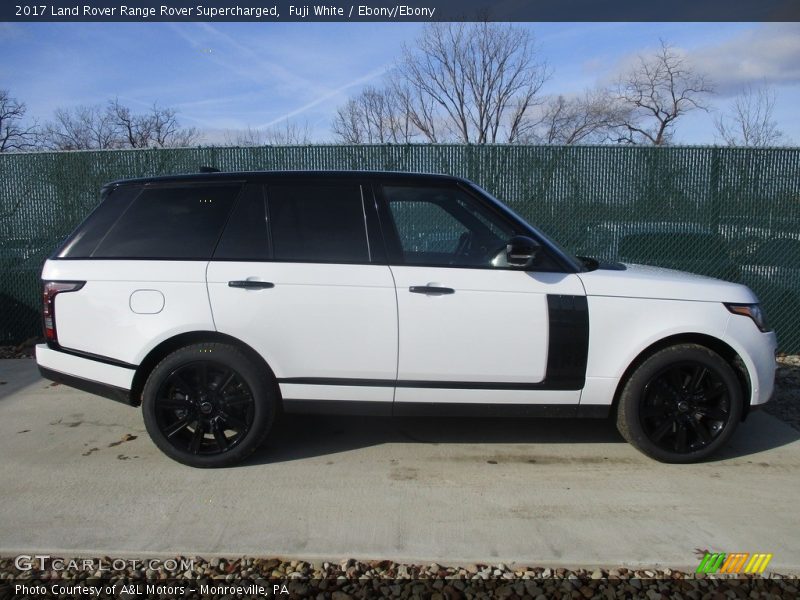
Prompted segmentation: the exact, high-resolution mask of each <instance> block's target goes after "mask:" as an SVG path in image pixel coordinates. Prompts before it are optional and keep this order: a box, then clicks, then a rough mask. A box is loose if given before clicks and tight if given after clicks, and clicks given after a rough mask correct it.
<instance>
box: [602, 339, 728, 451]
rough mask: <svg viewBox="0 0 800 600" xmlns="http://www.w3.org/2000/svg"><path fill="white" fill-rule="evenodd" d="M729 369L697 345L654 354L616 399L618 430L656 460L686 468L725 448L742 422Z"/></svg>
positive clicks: (684, 345)
mask: <svg viewBox="0 0 800 600" xmlns="http://www.w3.org/2000/svg"><path fill="white" fill-rule="evenodd" d="M742 405H743V397H742V389H741V386H740V384H739V380H738V378H737V377H736V373H735V372H734V371H733V368H732V367H731V366H730V365H729V364H728V363H727V362H726V361H725V360H724V359H723V358H722V357H721V356H719V355H718V354H716V353H715V352H713V351H711V350H709V349H708V348H706V347H704V346H700V345H697V344H680V345H676V346H671V347H669V348H665V349H663V350H660V351H659V352H656V353H655V354H653V355H652V356H650V357H649V358H647V359H646V360H645V361H644V362H643V363H642V364H641V365H639V367H638V368H637V369H636V370H635V371H634V372H633V374H632V375H631V376H630V378H629V379H628V381H627V382H626V383H625V387H624V388H623V390H622V394H621V396H620V399H619V406H618V410H617V428H618V429H619V431H620V433H621V434H622V436H623V437H624V438H625V439H626V440H627V441H628V442H630V443H631V444H632V445H633V446H635V447H636V448H638V449H639V450H641V451H642V452H643V453H645V454H647V455H648V456H650V457H652V458H655V459H656V460H659V461H662V462H668V463H690V462H697V461H700V460H703V459H705V458H707V457H708V456H710V455H711V454H713V453H714V452H716V451H717V450H719V449H720V448H721V447H722V446H724V445H725V444H726V443H727V442H728V440H729V439H730V437H731V435H733V432H734V430H735V429H736V425H737V424H738V423H739V421H740V420H741V416H742Z"/></svg>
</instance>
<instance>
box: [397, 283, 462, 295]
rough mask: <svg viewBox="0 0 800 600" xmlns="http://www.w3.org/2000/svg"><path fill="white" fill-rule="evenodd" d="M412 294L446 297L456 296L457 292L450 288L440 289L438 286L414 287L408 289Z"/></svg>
mask: <svg viewBox="0 0 800 600" xmlns="http://www.w3.org/2000/svg"><path fill="white" fill-rule="evenodd" d="M408 291H409V292H411V293H412V294H426V295H428V296H446V295H447V294H455V293H456V291H455V290H454V289H453V288H449V287H440V286H438V285H412V286H411V287H410V288H408Z"/></svg>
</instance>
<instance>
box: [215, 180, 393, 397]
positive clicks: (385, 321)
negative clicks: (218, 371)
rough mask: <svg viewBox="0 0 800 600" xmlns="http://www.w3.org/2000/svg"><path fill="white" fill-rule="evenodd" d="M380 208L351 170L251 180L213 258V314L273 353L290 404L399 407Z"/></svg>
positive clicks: (220, 326)
mask: <svg viewBox="0 0 800 600" xmlns="http://www.w3.org/2000/svg"><path fill="white" fill-rule="evenodd" d="M376 220H377V216H376V213H375V206H374V199H373V196H372V194H371V191H368V190H365V188H364V187H363V186H362V185H361V183H360V182H358V181H355V180H352V179H331V180H313V181H309V180H308V179H306V180H295V181H288V180H278V181H275V182H274V183H267V184H265V185H261V184H249V185H248V186H247V187H246V189H245V191H244V193H243V196H242V198H241V199H240V202H239V203H238V205H237V207H236V209H235V210H234V213H233V214H232V216H231V219H230V221H229V223H228V226H227V228H226V231H225V233H224V235H223V237H222V239H221V240H220V243H219V245H218V247H217V251H216V253H215V255H214V259H213V260H212V261H211V263H210V264H209V266H208V274H207V280H208V290H209V295H210V300H211V306H212V311H213V315H214V322H215V325H216V328H217V330H218V331H220V332H222V333H225V334H229V335H232V336H234V337H236V338H238V339H240V340H242V341H244V342H245V343H247V344H249V345H250V346H251V347H252V348H254V349H255V350H256V351H257V352H259V353H260V354H261V355H262V356H263V357H264V358H265V359H266V360H267V362H268V363H269V365H270V366H271V368H272V369H273V371H274V372H275V375H276V376H277V378H278V380H279V383H280V388H281V394H282V396H283V400H284V403H285V405H286V407H287V408H289V409H294V410H298V409H299V410H302V409H303V408H304V407H308V408H309V409H313V410H316V409H319V408H320V407H319V403H320V402H324V403H328V402H336V401H349V402H360V403H375V404H371V405H367V404H361V406H360V407H359V408H360V409H362V410H364V409H366V408H367V407H369V408H372V409H374V410H375V411H376V412H379V413H380V412H385V413H388V412H389V411H390V410H391V402H392V398H393V391H394V382H395V378H396V374H397V304H396V298H395V290H394V282H393V279H392V275H391V272H390V270H389V267H388V266H387V265H386V263H385V260H384V257H383V247H382V242H381V243H380V244H378V243H377V241H378V240H379V238H377V237H375V232H374V231H373V232H371V231H370V228H369V227H368V223H370V222H371V223H375V222H376ZM373 228H374V227H373ZM314 405H316V406H314ZM326 406H327V407H328V408H332V409H334V410H335V408H336V407H335V406H333V407H331V406H330V405H326Z"/></svg>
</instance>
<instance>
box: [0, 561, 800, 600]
mask: <svg viewBox="0 0 800 600" xmlns="http://www.w3.org/2000/svg"><path fill="white" fill-rule="evenodd" d="M91 560H92V561H93V565H94V567H93V568H97V569H98V570H91V569H89V570H77V569H63V568H62V570H58V571H55V570H54V571H27V572H24V571H23V572H21V571H18V570H17V569H16V568H15V566H14V561H13V559H12V558H0V598H3V597H5V596H4V593H3V587H4V585H3V584H6V585H8V586H9V587H7V588H6V589H7V590H9V591H11V593H12V594H13V593H14V590H13V585H14V584H21V583H25V584H26V585H27V586H29V588H30V587H31V586H34V585H44V586H45V589H46V590H47V592H48V593H47V594H45V596H48V597H50V594H49V592H50V590H51V589H52V586H53V585H57V586H58V587H59V588H61V589H62V590H63V589H69V588H70V586H76V585H81V586H106V585H113V584H115V583H116V584H117V585H118V586H119V588H118V589H121V585H122V584H129V583H139V584H140V585H141V587H140V590H141V591H143V592H144V593H142V594H141V595H138V596H137V597H151V598H159V597H165V596H164V595H163V594H162V593H158V591H156V589H155V588H149V589H150V590H152V593H149V592H148V588H147V584H150V585H152V586H161V588H162V591H163V589H165V588H166V587H167V586H170V587H172V590H171V591H172V592H173V593H172V594H169V596H170V597H178V596H180V597H187V598H203V597H209V598H212V597H213V598H226V599H227V598H231V599H232V598H233V597H234V596H235V597H253V596H256V595H260V596H262V597H263V596H264V595H268V594H263V593H261V594H250V593H247V591H246V590H241V591H240V592H239V593H236V591H235V590H234V589H233V588H234V586H242V587H244V588H247V586H251V587H250V589H251V590H254V589H255V588H254V587H252V586H261V587H262V589H267V590H269V591H270V592H272V591H273V589H274V588H273V586H274V585H276V584H277V585H279V586H283V585H285V586H286V590H287V592H286V593H282V594H275V596H276V597H291V598H315V599H316V600H324V599H331V600H348V599H350V598H353V599H356V598H378V597H382V598H387V597H403V598H406V597H418V598H430V599H431V600H444V599H445V598H452V599H460V598H485V597H492V598H509V599H511V600H513V599H515V598H533V599H535V600H544V599H546V598H576V599H578V598H592V597H604V598H609V599H612V598H646V599H650V600H662V599H663V600H666V599H681V598H687V599H688V598H691V599H693V600H701V599H702V600H705V599H713V600H726V599H727V598H753V599H757V598H796V597H797V595H798V589H799V588H798V580H797V578H793V577H784V576H782V575H777V574H770V575H769V576H764V577H756V576H746V577H739V578H731V577H729V576H713V577H712V576H704V575H702V574H701V575H697V576H695V575H694V574H691V573H685V572H681V571H673V570H670V569H663V570H657V569H653V570H636V571H633V570H629V569H625V568H618V569H610V570H606V569H594V570H569V569H563V568H556V569H549V568H540V567H530V568H528V567H520V566H516V565H512V566H507V565H504V564H498V565H470V566H467V567H446V566H441V565H438V564H431V565H427V566H423V565H414V564H402V563H395V562H392V561H371V562H359V561H356V560H353V559H351V560H347V561H344V562H342V563H338V564H337V563H327V562H325V563H317V564H313V563H308V562H303V561H282V560H280V559H277V558H241V559H220V558H214V559H211V560H209V561H206V560H203V559H200V558H194V559H192V560H193V565H191V567H192V568H190V569H187V570H185V571H184V572H180V573H174V572H169V571H167V570H166V569H165V568H164V566H157V565H156V568H152V567H153V566H154V565H150V567H145V566H143V565H141V563H142V562H147V561H146V560H140V561H139V565H136V566H131V565H129V566H123V568H122V569H120V570H108V569H109V567H110V566H112V565H115V563H116V562H117V561H118V560H121V559H111V558H108V557H106V558H102V559H96V558H95V559H91ZM165 562H167V561H165ZM101 565H105V567H106V570H105V571H102V570H100V569H99V567H100V566H101ZM115 568H119V567H115ZM201 585H213V586H217V589H214V590H213V591H209V590H205V593H203V589H202V588H201ZM220 586H221V587H220ZM73 589H74V588H73ZM56 595H58V594H54V595H52V597H55V596H56ZM66 595H67V596H69V595H70V594H66ZM15 597H19V598H22V597H26V595H25V594H24V593H17V594H15ZM30 597H34V596H32V595H31V596H30ZM36 597H42V596H41V594H40V595H36ZM100 597H105V596H102V595H100ZM114 597H120V598H130V597H133V596H127V595H124V594H119V593H117V594H116V595H114Z"/></svg>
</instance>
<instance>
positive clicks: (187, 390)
mask: <svg viewBox="0 0 800 600" xmlns="http://www.w3.org/2000/svg"><path fill="white" fill-rule="evenodd" d="M279 398H280V392H279V391H278V384H277V381H276V380H275V376H274V375H273V373H272V371H271V370H270V368H269V367H268V366H267V365H265V364H264V363H263V362H262V361H260V360H259V359H258V357H257V356H254V355H252V354H250V353H246V352H245V351H244V350H242V349H240V348H238V347H236V346H233V345H230V344H225V343H200V344H192V345H190V346H185V347H183V348H180V349H178V350H176V351H174V352H172V353H171V354H169V355H167V356H166V357H164V358H163V359H162V360H161V362H160V363H158V365H156V367H155V368H154V369H153V370H152V372H151V373H150V374H149V376H148V377H147V381H146V382H145V385H144V389H143V390H142V414H143V416H144V424H145V426H146V427H147V432H148V433H149V434H150V437H151V438H152V439H153V441H154V442H155V444H156V445H157V446H158V447H159V448H160V449H161V451H162V452H164V453H165V454H166V455H167V456H169V457H170V458H173V459H174V460H177V461H178V462H181V463H183V464H186V465H189V466H192V467H226V466H230V465H233V464H236V463H239V462H241V461H242V460H244V459H245V458H246V457H247V456H248V455H250V454H251V453H252V452H253V451H254V450H255V449H256V448H258V447H259V446H260V445H261V444H262V443H263V441H264V440H265V439H266V437H267V435H268V434H269V431H270V429H271V428H272V423H273V421H274V420H275V413H276V409H277V406H278V404H279V402H280V400H279Z"/></svg>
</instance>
